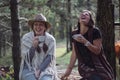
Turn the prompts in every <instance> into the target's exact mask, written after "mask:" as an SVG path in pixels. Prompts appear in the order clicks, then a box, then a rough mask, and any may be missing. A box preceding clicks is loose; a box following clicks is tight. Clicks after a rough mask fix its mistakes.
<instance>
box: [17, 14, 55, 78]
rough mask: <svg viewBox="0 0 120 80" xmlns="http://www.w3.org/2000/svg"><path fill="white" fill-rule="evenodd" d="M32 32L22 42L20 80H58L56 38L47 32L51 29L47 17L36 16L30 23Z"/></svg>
mask: <svg viewBox="0 0 120 80" xmlns="http://www.w3.org/2000/svg"><path fill="white" fill-rule="evenodd" d="M28 24H29V26H30V27H31V29H32V31H31V32H29V33H26V34H25V35H24V36H23V37H22V40H21V66H20V73H19V79H20V80H57V73H56V66H55V64H56V60H55V48H56V42H55V38H54V37H53V36H52V35H50V34H49V33H48V32H47V30H48V29H49V28H50V27H51V25H50V23H49V22H47V20H46V18H45V16H43V15H42V14H39V15H36V16H35V17H34V19H33V20H29V21H28Z"/></svg>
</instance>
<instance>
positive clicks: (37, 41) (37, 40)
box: [33, 36, 39, 48]
mask: <svg viewBox="0 0 120 80" xmlns="http://www.w3.org/2000/svg"><path fill="white" fill-rule="evenodd" d="M38 44H39V38H38V36H35V37H34V38H33V47H35V48H36V47H37V46H38Z"/></svg>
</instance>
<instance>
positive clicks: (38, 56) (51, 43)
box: [19, 32, 57, 80]
mask: <svg viewBox="0 0 120 80" xmlns="http://www.w3.org/2000/svg"><path fill="white" fill-rule="evenodd" d="M33 37H34V33H33V32H29V33H26V34H25V35H24V36H23V38H22V40H21V65H20V72H19V79H20V80H21V75H22V71H23V67H24V62H26V64H27V66H28V69H29V70H30V71H31V70H33V71H32V72H31V73H28V74H26V76H27V75H30V74H34V72H35V70H36V69H38V68H39V66H40V64H41V63H42V62H43V59H44V58H45V57H46V56H47V55H48V54H49V55H52V56H53V59H52V61H51V63H50V64H49V66H48V67H47V68H46V69H45V70H44V71H43V72H41V74H40V77H39V79H40V78H41V77H42V76H43V75H45V74H50V75H53V80H57V71H56V66H55V65H56V60H55V52H56V51H55V49H56V41H55V38H54V37H53V36H52V35H50V34H49V33H47V32H45V43H46V44H47V45H48V51H47V52H46V54H45V53H44V52H43V50H42V51H41V53H38V52H36V51H35V55H34V57H33V60H32V65H30V56H29V49H30V48H31V47H32V41H33ZM39 46H41V45H39Z"/></svg>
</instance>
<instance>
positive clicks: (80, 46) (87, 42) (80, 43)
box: [62, 10, 114, 80]
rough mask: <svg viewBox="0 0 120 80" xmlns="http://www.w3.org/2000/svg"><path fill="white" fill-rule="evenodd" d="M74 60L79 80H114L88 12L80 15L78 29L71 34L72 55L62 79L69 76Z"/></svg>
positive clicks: (97, 32)
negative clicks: (76, 64)
mask: <svg viewBox="0 0 120 80" xmlns="http://www.w3.org/2000/svg"><path fill="white" fill-rule="evenodd" d="M76 59H78V71H79V74H80V75H81V76H82V79H81V80H114V74H113V70H112V68H111V66H110V65H109V63H108V61H107V60H106V58H105V54H104V52H103V49H102V36H101V32H100V30H99V29H98V28H96V27H94V21H93V18H92V14H91V12H90V11H88V10H84V11H83V12H82V13H81V14H80V17H79V20H78V29H77V30H75V31H73V32H72V55H71V59H70V64H69V65H68V68H67V70H66V72H65V74H64V75H63V76H62V79H65V78H66V77H68V76H69V75H70V73H71V71H72V69H73V66H74V64H75V62H76Z"/></svg>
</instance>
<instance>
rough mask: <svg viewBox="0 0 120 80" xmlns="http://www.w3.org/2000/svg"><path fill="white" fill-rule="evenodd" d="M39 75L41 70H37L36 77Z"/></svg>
mask: <svg viewBox="0 0 120 80" xmlns="http://www.w3.org/2000/svg"><path fill="white" fill-rule="evenodd" d="M39 76H40V70H35V77H36V78H39Z"/></svg>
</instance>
